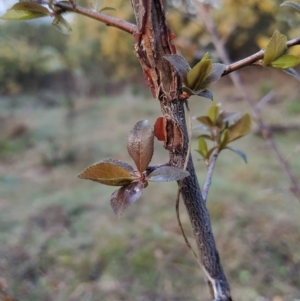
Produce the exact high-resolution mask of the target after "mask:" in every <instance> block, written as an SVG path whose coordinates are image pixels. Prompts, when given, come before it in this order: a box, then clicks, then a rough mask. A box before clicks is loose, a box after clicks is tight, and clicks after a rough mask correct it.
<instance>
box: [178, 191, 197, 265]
mask: <svg viewBox="0 0 300 301" xmlns="http://www.w3.org/2000/svg"><path fill="white" fill-rule="evenodd" d="M179 203H180V188H178V191H177V196H176V205H175V209H176V217H177V222H178V225H179V228H180V230H181V234H182V236H183V238H184V241H185V243H186V245H187V246H188V248H189V249H190V250H191V251H192V253H193V255H194V257H195V258H196V260H197V263H198V264H199V265H200V266H201V264H200V262H199V258H198V256H197V254H196V252H195V251H194V250H193V247H192V246H191V244H190V242H189V240H188V238H187V237H186V235H185V232H184V229H183V226H182V223H181V219H180V214H179ZM201 268H202V266H201Z"/></svg>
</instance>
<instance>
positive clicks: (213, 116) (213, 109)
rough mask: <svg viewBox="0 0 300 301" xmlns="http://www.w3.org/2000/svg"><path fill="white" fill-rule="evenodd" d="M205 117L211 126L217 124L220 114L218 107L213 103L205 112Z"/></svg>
mask: <svg viewBox="0 0 300 301" xmlns="http://www.w3.org/2000/svg"><path fill="white" fill-rule="evenodd" d="M206 114H207V116H208V117H209V118H210V120H211V121H212V123H213V125H215V124H216V123H217V120H218V118H219V114H220V107H219V106H217V105H216V104H215V103H213V104H212V105H211V106H210V108H209V109H208V111H207V113H206Z"/></svg>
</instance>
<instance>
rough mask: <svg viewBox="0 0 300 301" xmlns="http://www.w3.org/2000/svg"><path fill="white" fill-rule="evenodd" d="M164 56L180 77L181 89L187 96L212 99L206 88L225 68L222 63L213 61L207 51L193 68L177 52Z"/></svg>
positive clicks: (219, 76)
mask: <svg viewBox="0 0 300 301" xmlns="http://www.w3.org/2000/svg"><path fill="white" fill-rule="evenodd" d="M164 58H165V59H166V60H167V61H169V62H170V63H171V64H172V65H173V67H174V68H175V70H176V72H177V73H178V75H179V76H180V77H181V78H182V81H183V83H184V87H183V91H184V92H185V93H187V95H188V97H190V96H191V95H198V96H201V97H205V98H209V99H211V100H213V95H212V93H211V92H210V91H209V90H208V89H207V88H208V86H209V85H210V84H212V83H213V82H216V81H218V80H219V79H220V78H221V76H222V74H223V72H224V71H225V69H226V66H225V65H224V64H219V63H213V62H212V60H211V59H210V57H209V54H208V53H206V54H205V55H204V56H203V57H202V59H201V60H200V62H199V63H197V64H196V65H195V66H194V67H193V68H191V67H190V66H189V64H188V62H187V61H186V59H185V58H184V57H182V56H180V55H178V54H169V55H165V56H164ZM188 97H187V98H188Z"/></svg>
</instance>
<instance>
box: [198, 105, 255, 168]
mask: <svg viewBox="0 0 300 301" xmlns="http://www.w3.org/2000/svg"><path fill="white" fill-rule="evenodd" d="M237 116H238V114H237V113H232V112H225V111H221V109H220V106H218V105H217V104H216V103H215V102H213V104H212V105H211V107H210V108H209V109H208V111H207V113H206V115H205V116H199V117H197V120H198V121H199V122H200V123H201V126H200V127H199V126H198V127H196V128H200V129H201V130H204V131H206V132H208V133H205V134H201V135H200V136H199V137H198V149H197V150H196V151H197V152H198V153H199V154H200V155H201V157H202V158H203V159H204V161H205V164H206V165H207V166H208V165H209V162H210V158H211V155H212V153H213V152H214V150H217V151H218V153H220V152H221V151H222V150H224V149H229V150H231V151H233V152H234V153H236V154H238V155H239V156H240V157H241V158H242V159H243V160H244V161H245V162H246V163H247V158H246V155H245V154H244V153H243V152H242V151H240V150H237V149H235V148H232V147H230V146H228V145H229V144H230V143H231V142H233V141H235V140H237V139H240V138H242V137H244V136H245V135H247V134H248V133H249V132H250V130H251V117H250V115H249V114H245V115H244V116H242V117H241V118H239V119H237ZM207 140H209V141H212V142H214V144H213V146H212V147H211V148H209V147H208V144H207Z"/></svg>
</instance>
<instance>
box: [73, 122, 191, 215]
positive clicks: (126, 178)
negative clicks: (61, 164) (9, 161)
mask: <svg viewBox="0 0 300 301" xmlns="http://www.w3.org/2000/svg"><path fill="white" fill-rule="evenodd" d="M127 150H128V153H129V155H130V156H131V158H132V159H133V161H134V163H135V165H136V169H135V168H134V167H133V166H131V165H130V164H128V163H126V162H123V161H121V160H117V159H113V158H108V159H105V160H103V161H100V162H98V163H95V164H93V165H91V166H89V167H87V168H86V169H85V170H84V171H82V172H81V173H80V174H79V176H78V177H79V178H80V179H88V180H92V181H95V182H98V183H100V184H104V185H110V186H121V188H119V189H118V190H116V191H115V192H114V193H113V194H112V196H111V198H110V204H111V207H112V209H113V211H114V213H115V214H116V215H117V216H120V215H121V214H122V213H123V212H124V210H125V209H126V208H128V207H129V206H130V205H131V204H132V203H134V202H135V201H137V200H138V199H139V198H140V197H141V196H142V193H143V190H144V188H146V187H147V186H148V181H152V182H164V181H177V180H180V179H183V178H185V177H187V176H189V173H188V172H187V171H184V170H182V169H179V168H176V167H173V166H168V165H162V166H158V167H157V168H149V170H150V171H148V167H149V163H150V161H151V159H152V156H153V152H154V132H153V129H152V127H151V125H150V124H149V122H148V120H141V121H139V122H137V123H136V124H135V125H134V127H133V128H132V130H131V131H130V132H129V135H128V142H127Z"/></svg>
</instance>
